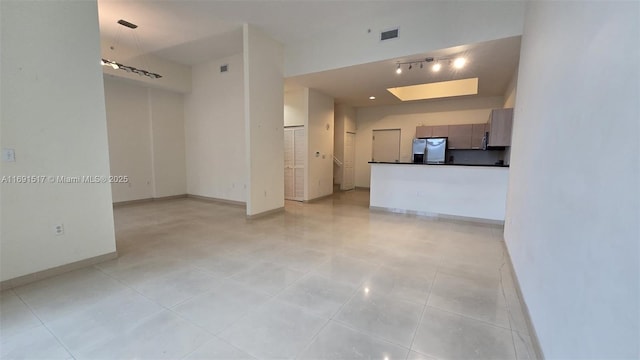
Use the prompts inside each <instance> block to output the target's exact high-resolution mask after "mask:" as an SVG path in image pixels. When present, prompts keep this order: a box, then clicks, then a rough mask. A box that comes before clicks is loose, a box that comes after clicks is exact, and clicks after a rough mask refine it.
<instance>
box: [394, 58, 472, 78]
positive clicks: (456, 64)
mask: <svg viewBox="0 0 640 360" xmlns="http://www.w3.org/2000/svg"><path fill="white" fill-rule="evenodd" d="M434 61H435V64H433V65H432V66H431V71H433V72H438V71H440V70H441V69H442V63H444V62H445V61H446V62H447V63H448V64H450V66H452V67H453V68H455V69H462V68H463V67H464V66H465V64H466V63H467V59H465V58H463V57H442V58H437V59H434V58H432V57H428V58H424V59H418V60H410V61H398V62H396V66H397V67H396V74H402V67H403V65H408V66H407V69H408V70H412V69H413V67H414V66H413V65H416V67H418V65H420V69H422V68H423V67H424V64H425V63H427V64H428V63H432V62H434Z"/></svg>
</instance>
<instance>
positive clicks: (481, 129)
mask: <svg viewBox="0 0 640 360" xmlns="http://www.w3.org/2000/svg"><path fill="white" fill-rule="evenodd" d="M487 127H488V126H487V124H473V125H471V148H472V149H482V147H483V145H484V144H483V140H484V135H485V132H487Z"/></svg>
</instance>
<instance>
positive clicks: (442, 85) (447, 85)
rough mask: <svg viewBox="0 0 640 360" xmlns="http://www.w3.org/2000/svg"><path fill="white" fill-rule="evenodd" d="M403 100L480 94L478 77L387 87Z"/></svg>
mask: <svg viewBox="0 0 640 360" xmlns="http://www.w3.org/2000/svg"><path fill="white" fill-rule="evenodd" d="M387 91H389V92H390V93H392V94H393V95H395V96H396V97H397V98H398V99H400V100H402V101H413V100H427V99H440V98H446V97H454V96H464V95H476V94H478V78H469V79H462V80H451V81H441V82H436V83H430V84H420V85H411V86H401V87H395V88H389V89H387Z"/></svg>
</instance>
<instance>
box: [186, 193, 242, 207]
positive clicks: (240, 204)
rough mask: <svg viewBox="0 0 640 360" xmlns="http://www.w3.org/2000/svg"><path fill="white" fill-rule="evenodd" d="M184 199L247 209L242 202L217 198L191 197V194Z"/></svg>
mask: <svg viewBox="0 0 640 360" xmlns="http://www.w3.org/2000/svg"><path fill="white" fill-rule="evenodd" d="M186 197H187V198H189V199H194V200H202V201H207V202H215V203H220V204H225V205H233V206H238V207H243V208H246V207H247V203H245V202H244V201H235V200H227V199H219V198H213V197H208V196H202V195H193V194H187V195H186Z"/></svg>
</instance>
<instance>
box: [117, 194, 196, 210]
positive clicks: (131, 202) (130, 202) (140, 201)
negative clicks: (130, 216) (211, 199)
mask: <svg viewBox="0 0 640 360" xmlns="http://www.w3.org/2000/svg"><path fill="white" fill-rule="evenodd" d="M187 196H188V195H187V194H181V195H170V196H161V197H157V198H146V199H137V200H127V201H117V202H114V203H113V207H120V206H127V205H136V204H144V203H148V202H152V201H167V200H175V199H184V198H186V197H187Z"/></svg>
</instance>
